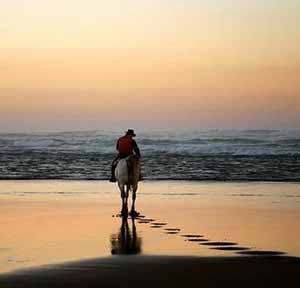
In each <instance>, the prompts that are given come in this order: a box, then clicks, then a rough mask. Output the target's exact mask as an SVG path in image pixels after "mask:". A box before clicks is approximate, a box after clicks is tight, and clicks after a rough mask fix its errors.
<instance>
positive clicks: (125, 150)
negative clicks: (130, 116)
mask: <svg viewBox="0 0 300 288" xmlns="http://www.w3.org/2000/svg"><path fill="white" fill-rule="evenodd" d="M133 148H134V142H133V140H132V138H131V137H129V136H127V135H125V136H123V137H121V138H119V140H118V144H117V149H118V151H119V153H120V154H123V155H130V154H132V153H133Z"/></svg>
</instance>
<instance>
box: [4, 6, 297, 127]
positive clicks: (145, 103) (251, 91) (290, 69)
mask: <svg viewBox="0 0 300 288" xmlns="http://www.w3.org/2000/svg"><path fill="white" fill-rule="evenodd" d="M0 19H1V20H0V39H1V45H0V97H1V102H0V103H1V105H0V131H8V130H22V129H23V130H48V129H97V128H116V127H127V126H128V127H129V126H130V127H134V128H143V127H144V128H147V127H153V128H158V127H193V128H300V29H299V27H300V1H299V0H287V1H282V0H280V1H279V0H278V1H277V0H264V1H261V0H260V1H258V0H252V1H246V0H245V1H244V0H239V1H238V0H207V1H205V0H203V1H200V0H197V1H196V0H185V1H178V0H152V1H150V0H149V1H146V0H119V1H117V0H110V1H101V0H86V1H76V0H72V1H71V0H70V1H69V0H59V1H58V0H51V1H50V0H49V1H45V0H26V1H25V0H24V1H21V0H9V1H8V0H7V1H4V0H3V1H1V2H0Z"/></svg>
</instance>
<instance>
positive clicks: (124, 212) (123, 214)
mask: <svg viewBox="0 0 300 288" xmlns="http://www.w3.org/2000/svg"><path fill="white" fill-rule="evenodd" d="M121 216H122V217H127V216H128V210H126V209H123V210H122V211H121Z"/></svg>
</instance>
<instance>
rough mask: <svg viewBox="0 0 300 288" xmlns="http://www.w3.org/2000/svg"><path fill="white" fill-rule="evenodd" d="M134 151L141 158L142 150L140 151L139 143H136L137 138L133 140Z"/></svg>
mask: <svg viewBox="0 0 300 288" xmlns="http://www.w3.org/2000/svg"><path fill="white" fill-rule="evenodd" d="M132 141H133V151H134V153H135V155H136V156H138V157H139V158H141V152H140V149H139V147H138V145H137V144H136V142H135V140H133V139H132Z"/></svg>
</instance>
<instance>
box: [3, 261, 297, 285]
mask: <svg viewBox="0 0 300 288" xmlns="http://www.w3.org/2000/svg"><path fill="white" fill-rule="evenodd" d="M299 268H300V258H298V257H289V256H271V257H266V256H246V257H245V256H238V257H219V256H210V257H196V256H195V257H193V256H111V257H106V258H94V259H90V260H82V261H74V262H66V263H63V264H54V265H45V266H40V267H34V268H27V269H18V270H15V271H13V272H9V273H4V274H0V286H1V288H8V287H13V288H14V287H16V288H18V287H46V288H47V287H53V288H58V287H101V286H102V287H153V286H154V285H155V286H156V287H172V288H173V287H186V286H188V285H192V286H194V285H195V284H196V285H197V286H201V287H220V286H221V285H222V286H224V285H230V286H229V287H241V285H242V286H243V287H272V286H274V285H292V284H293V283H296V281H297V280H298V278H299V276H298V273H299Z"/></svg>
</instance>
